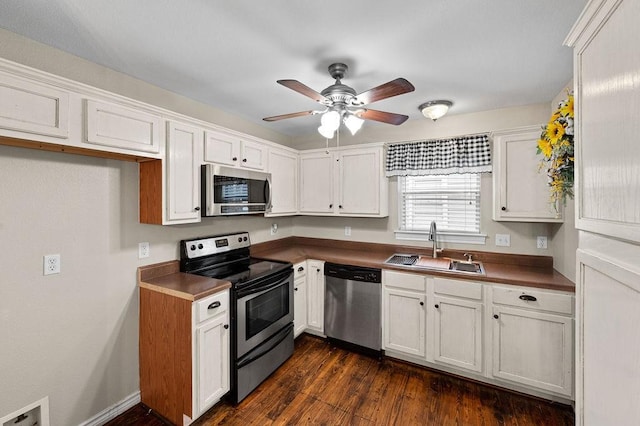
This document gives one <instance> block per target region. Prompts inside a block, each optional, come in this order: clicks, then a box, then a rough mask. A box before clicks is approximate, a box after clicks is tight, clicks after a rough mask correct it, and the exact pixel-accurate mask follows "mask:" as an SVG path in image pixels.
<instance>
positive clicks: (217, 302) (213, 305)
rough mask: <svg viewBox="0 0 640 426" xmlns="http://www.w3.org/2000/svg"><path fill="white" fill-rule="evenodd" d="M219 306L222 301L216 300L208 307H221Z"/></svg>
mask: <svg viewBox="0 0 640 426" xmlns="http://www.w3.org/2000/svg"><path fill="white" fill-rule="evenodd" d="M219 307H220V302H219V301H217V300H216V301H215V302H213V303H212V304H210V305H209V307H208V308H207V309H215V308H219Z"/></svg>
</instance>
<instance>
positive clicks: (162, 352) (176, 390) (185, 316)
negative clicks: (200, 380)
mask: <svg viewBox="0 0 640 426" xmlns="http://www.w3.org/2000/svg"><path fill="white" fill-rule="evenodd" d="M191 348H192V342H191V301H189V300H185V299H180V298H177V297H173V296H169V295H166V294H163V293H159V292H155V291H152V290H148V289H145V288H140V348H139V351H140V396H141V400H142V403H144V404H145V405H147V406H148V407H149V408H151V409H153V410H155V411H157V412H158V413H159V414H161V415H162V416H164V417H165V418H167V419H168V420H170V421H171V422H173V423H175V424H182V422H183V414H186V415H187V416H189V417H192V412H191V411H192V404H191V401H192V387H191V378H192V372H191V368H192V365H191V353H192V349H191Z"/></svg>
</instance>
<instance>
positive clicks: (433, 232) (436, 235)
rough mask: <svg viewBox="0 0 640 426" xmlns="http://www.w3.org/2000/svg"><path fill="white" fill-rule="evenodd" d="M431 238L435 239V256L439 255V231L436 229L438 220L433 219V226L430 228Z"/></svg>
mask: <svg viewBox="0 0 640 426" xmlns="http://www.w3.org/2000/svg"><path fill="white" fill-rule="evenodd" d="M429 239H430V240H431V241H433V258H434V259H435V258H436V257H438V232H437V230H436V221H435V220H432V221H431V227H430V228H429Z"/></svg>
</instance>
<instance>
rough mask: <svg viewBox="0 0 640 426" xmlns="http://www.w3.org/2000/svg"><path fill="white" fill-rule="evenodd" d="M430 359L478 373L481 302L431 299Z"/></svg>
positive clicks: (480, 349) (480, 360)
mask: <svg viewBox="0 0 640 426" xmlns="http://www.w3.org/2000/svg"><path fill="white" fill-rule="evenodd" d="M434 313H435V315H434V323H433V326H434V333H433V340H434V359H435V361H436V362H439V363H443V364H449V365H452V366H455V367H458V368H464V369H466V370H471V371H475V372H478V373H480V372H482V302H474V301H470V300H462V299H456V298H450V297H443V296H436V297H435V298H434Z"/></svg>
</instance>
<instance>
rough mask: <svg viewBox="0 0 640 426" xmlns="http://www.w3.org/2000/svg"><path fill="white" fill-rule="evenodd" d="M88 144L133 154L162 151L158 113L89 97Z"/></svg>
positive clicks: (87, 117) (160, 123)
mask: <svg viewBox="0 0 640 426" xmlns="http://www.w3.org/2000/svg"><path fill="white" fill-rule="evenodd" d="M85 102H86V106H85V108H86V132H87V133H86V138H87V143H89V144H91V145H97V146H99V147H107V148H116V149H122V150H126V151H130V152H132V153H145V154H159V153H160V149H161V147H162V144H161V138H162V133H161V130H160V128H161V126H162V124H163V120H162V118H161V117H160V116H159V115H155V114H151V113H147V112H144V111H142V110H138V109H133V108H129V107H125V106H122V105H118V104H112V103H107V102H99V101H94V100H86V101H85Z"/></svg>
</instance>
